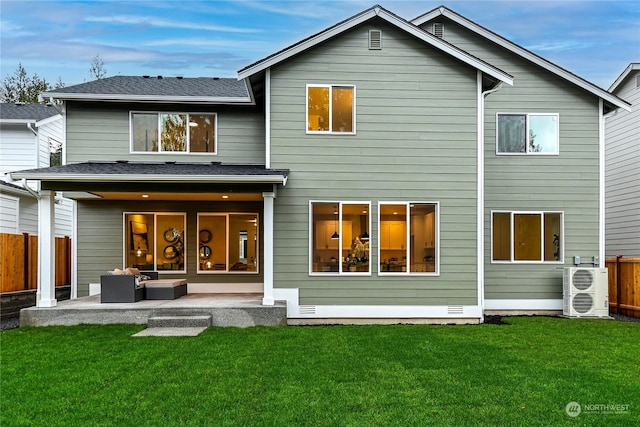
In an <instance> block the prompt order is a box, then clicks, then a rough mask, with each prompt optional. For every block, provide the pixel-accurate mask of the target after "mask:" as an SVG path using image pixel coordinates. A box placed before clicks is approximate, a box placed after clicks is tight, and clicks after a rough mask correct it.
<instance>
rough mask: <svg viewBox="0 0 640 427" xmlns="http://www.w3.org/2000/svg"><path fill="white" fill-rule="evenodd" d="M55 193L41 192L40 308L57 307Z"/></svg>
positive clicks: (37, 299)
mask: <svg viewBox="0 0 640 427" xmlns="http://www.w3.org/2000/svg"><path fill="white" fill-rule="evenodd" d="M54 196H55V193H54V192H53V191H50V190H41V191H40V199H39V200H38V292H37V295H36V304H37V306H38V307H55V306H56V305H57V301H56V284H55V279H56V271H55V268H56V267H55V265H56V259H55V253H56V252H55V236H54V230H55V228H54V227H55V200H54Z"/></svg>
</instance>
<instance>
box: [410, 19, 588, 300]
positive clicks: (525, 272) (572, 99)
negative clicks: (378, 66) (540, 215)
mask: <svg viewBox="0 0 640 427" xmlns="http://www.w3.org/2000/svg"><path fill="white" fill-rule="evenodd" d="M435 21H438V22H445V32H444V34H445V37H444V38H445V40H446V41H448V42H449V43H452V44H454V45H456V46H458V47H460V48H461V49H464V50H466V51H468V52H470V53H471V54H473V55H475V56H477V57H479V58H481V59H483V60H485V61H487V62H489V63H490V64H492V65H495V66H496V67H498V68H500V69H502V70H504V71H506V72H508V73H510V74H512V75H513V76H514V85H513V86H504V87H503V88H502V89H501V90H499V91H498V92H495V93H493V94H491V95H489V96H488V97H487V98H486V102H485V119H484V127H485V153H484V157H485V176H484V180H485V186H484V187H485V212H484V214H485V232H484V239H485V298H486V299H487V300H493V299H498V300H499V299H515V300H540V299H542V300H548V299H554V300H559V299H561V298H562V268H561V267H563V266H564V265H566V266H571V265H572V264H573V256H575V255H579V256H581V257H582V259H583V260H587V259H588V260H590V259H592V257H593V256H598V255H599V253H598V237H599V235H598V233H599V231H598V230H599V227H598V218H599V191H598V186H599V129H598V123H599V109H598V98H597V97H595V96H592V95H590V94H587V93H586V92H585V91H583V90H582V89H579V88H577V87H575V86H572V85H570V84H568V83H567V82H566V81H564V80H563V79H561V78H559V77H557V76H555V75H553V74H551V73H550V72H547V71H546V70H543V69H541V68H539V67H537V66H535V65H533V64H532V63H530V62H528V61H526V60H524V59H522V58H520V57H519V56H516V55H515V54H513V53H511V52H509V51H507V50H506V49H504V48H501V47H499V46H497V45H495V44H493V43H491V42H489V41H487V40H484V39H483V38H481V37H480V36H478V35H476V34H475V33H472V32H471V31H469V30H467V29H466V28H464V27H461V26H459V25H457V24H455V23H454V22H451V21H448V20H444V19H436V20H435ZM423 28H427V26H426V25H423ZM499 112H500V113H508V112H514V113H558V114H559V129H560V131H559V137H560V141H559V154H558V155H539V156H533V155H517V156H504V155H497V154H496V114H497V113H499ZM492 210H509V211H554V212H555V211H559V212H563V213H564V242H563V244H564V265H563V264H557V263H549V264H498V263H492V262H491V256H492V255H491V245H492V236H491V212H492Z"/></svg>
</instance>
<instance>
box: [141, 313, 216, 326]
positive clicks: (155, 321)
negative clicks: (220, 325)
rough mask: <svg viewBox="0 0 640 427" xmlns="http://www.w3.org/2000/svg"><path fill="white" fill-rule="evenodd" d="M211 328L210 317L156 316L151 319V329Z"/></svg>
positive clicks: (149, 321) (148, 324)
mask: <svg viewBox="0 0 640 427" xmlns="http://www.w3.org/2000/svg"><path fill="white" fill-rule="evenodd" d="M209 326H211V316H210V315H200V316H154V317H149V320H148V321H147V327H149V328H208V327H209Z"/></svg>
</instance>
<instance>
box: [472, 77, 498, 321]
mask: <svg viewBox="0 0 640 427" xmlns="http://www.w3.org/2000/svg"><path fill="white" fill-rule="evenodd" d="M477 85H478V117H477V123H478V124H477V126H478V147H477V150H478V176H477V179H476V181H477V185H478V188H477V192H478V211H477V215H476V216H477V225H476V226H477V236H478V237H477V238H478V253H477V259H476V264H477V270H478V277H477V280H478V305H479V307H480V314H481V316H482V317H481V320H480V321H481V322H484V99H485V98H486V97H487V96H489V95H490V94H492V93H493V92H497V91H499V90H500V89H502V82H499V83H498V85H497V86H495V87H493V88H491V89H489V90H486V91H484V92H483V91H482V71H480V70H478V72H477Z"/></svg>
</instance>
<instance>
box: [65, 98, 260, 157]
mask: <svg viewBox="0 0 640 427" xmlns="http://www.w3.org/2000/svg"><path fill="white" fill-rule="evenodd" d="M130 111H152V112H155V111H158V112H161V111H168V112H199V113H217V114H218V118H217V124H218V130H217V141H216V143H217V154H216V155H212V154H208V155H197V154H189V153H184V154H182V153H175V152H173V153H171V154H151V153H149V154H131V153H130V148H129V147H130V138H129V116H130V115H129V113H130ZM66 144H67V156H66V161H67V164H70V163H80V162H86V161H90V160H112V161H115V160H135V161H156V162H157V161H184V162H211V161H219V162H223V163H241V164H264V162H265V160H264V159H265V154H264V113H263V112H262V111H261V110H260V109H259V108H257V107H255V106H242V107H240V106H238V107H229V106H216V105H213V106H206V107H203V106H192V105H167V104H161V103H157V104H151V105H149V104H119V103H103V104H99V103H87V102H83V103H78V102H70V101H67V141H66Z"/></svg>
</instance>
